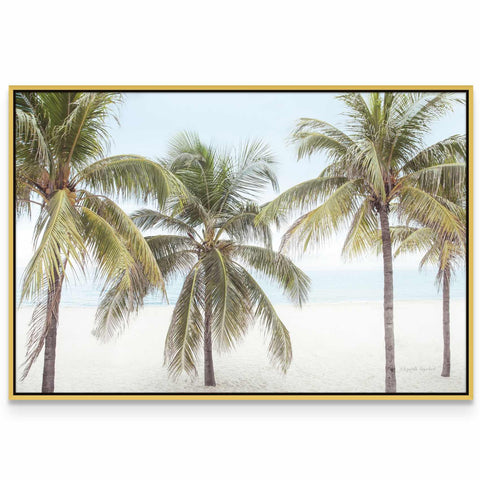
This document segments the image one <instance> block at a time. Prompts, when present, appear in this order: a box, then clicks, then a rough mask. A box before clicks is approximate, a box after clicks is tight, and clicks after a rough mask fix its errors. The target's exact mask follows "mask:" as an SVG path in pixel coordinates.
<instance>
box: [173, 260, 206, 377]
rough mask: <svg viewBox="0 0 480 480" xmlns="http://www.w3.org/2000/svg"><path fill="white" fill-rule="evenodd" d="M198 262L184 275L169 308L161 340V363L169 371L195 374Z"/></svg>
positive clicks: (199, 301)
mask: <svg viewBox="0 0 480 480" xmlns="http://www.w3.org/2000/svg"><path fill="white" fill-rule="evenodd" d="M200 277H201V272H200V264H197V265H196V266H195V267H194V268H193V269H192V270H191V272H190V273H189V274H188V275H187V277H186V279H185V282H184V284H183V287H182V290H181V292H180V295H179V297H178V300H177V303H176V305H175V309H174V310H173V315H172V320H171V322H170V328H169V330H168V333H167V338H166V341H165V363H166V364H167V365H168V371H169V373H170V375H171V376H172V377H174V378H177V377H178V376H179V375H180V374H181V373H182V372H186V373H187V374H189V375H197V368H196V363H197V360H198V352H199V350H200V348H201V345H202V336H203V316H202V309H203V308H204V302H203V301H202V286H201V281H200Z"/></svg>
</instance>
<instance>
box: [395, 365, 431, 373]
mask: <svg viewBox="0 0 480 480" xmlns="http://www.w3.org/2000/svg"><path fill="white" fill-rule="evenodd" d="M398 370H399V371H400V372H431V371H432V370H436V367H417V366H415V367H400V368H399V369H398Z"/></svg>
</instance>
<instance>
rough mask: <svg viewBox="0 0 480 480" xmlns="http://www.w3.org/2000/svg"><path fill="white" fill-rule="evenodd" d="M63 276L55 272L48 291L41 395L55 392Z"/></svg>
mask: <svg viewBox="0 0 480 480" xmlns="http://www.w3.org/2000/svg"><path fill="white" fill-rule="evenodd" d="M62 283H63V275H60V274H59V273H57V272H55V274H54V283H53V286H52V287H51V288H50V289H49V291H48V305H47V322H48V324H49V327H48V331H47V335H46V337H45V353H44V360H43V380H42V393H53V392H54V391H55V357H56V348H57V327H58V310H59V306H60V297H61V293H62Z"/></svg>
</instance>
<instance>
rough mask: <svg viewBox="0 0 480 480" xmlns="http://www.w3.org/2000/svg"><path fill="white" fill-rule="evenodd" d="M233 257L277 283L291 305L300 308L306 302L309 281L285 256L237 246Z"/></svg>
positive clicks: (252, 247)
mask: <svg viewBox="0 0 480 480" xmlns="http://www.w3.org/2000/svg"><path fill="white" fill-rule="evenodd" d="M234 256H235V257H236V258H237V259H238V260H239V261H240V262H241V263H243V264H245V265H248V266H249V267H251V268H253V269H255V270H256V271H257V272H259V273H261V274H263V275H264V276H265V277H267V278H268V279H270V280H273V281H275V282H277V283H278V284H279V285H280V286H281V287H282V288H283V290H284V293H285V295H287V297H288V298H289V299H290V300H291V301H292V302H293V303H295V304H297V305H299V306H301V305H302V304H303V303H305V302H306V301H307V299H308V292H309V289H310V279H309V277H308V276H307V275H306V274H305V273H303V272H302V270H301V269H300V268H298V267H297V266H296V265H295V264H294V263H293V262H292V261H291V260H290V259H289V258H288V257H286V256H285V255H282V254H281V253H277V252H274V251H273V250H271V249H267V248H262V247H256V246H250V245H237V246H235V249H234Z"/></svg>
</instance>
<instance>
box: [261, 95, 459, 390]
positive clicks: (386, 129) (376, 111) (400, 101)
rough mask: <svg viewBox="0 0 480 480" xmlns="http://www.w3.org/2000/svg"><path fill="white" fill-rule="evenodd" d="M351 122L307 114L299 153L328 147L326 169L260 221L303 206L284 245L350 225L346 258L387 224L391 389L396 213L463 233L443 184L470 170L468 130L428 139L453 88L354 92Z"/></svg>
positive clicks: (305, 242) (389, 378) (392, 381)
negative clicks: (393, 220)
mask: <svg viewBox="0 0 480 480" xmlns="http://www.w3.org/2000/svg"><path fill="white" fill-rule="evenodd" d="M340 99H341V100H342V101H343V102H344V104H345V106H346V115H347V123H346V130H345V131H342V130H341V129H339V128H337V127H335V126H333V125H330V124H328V123H326V122H323V121H321V120H315V119H308V118H303V119H301V120H300V121H299V122H298V126H297V129H296V130H295V131H294V133H293V141H294V142H295V143H296V144H297V145H298V158H299V159H301V158H303V157H307V156H311V155H313V154H315V153H320V152H324V153H326V155H327V158H328V160H329V163H328V164H327V167H326V168H325V169H324V170H323V171H322V172H321V174H320V175H319V176H318V177H317V178H314V179H312V180H309V181H306V182H303V183H301V184H299V185H297V186H295V187H293V188H291V189H289V190H287V191H286V192H284V193H282V194H281V195H280V196H279V197H278V198H277V199H275V200H274V201H272V202H271V203H270V204H269V205H268V206H267V207H266V208H265V209H264V210H263V211H262V212H261V214H260V215H259V218H258V219H257V221H258V222H262V221H265V220H269V219H272V218H275V217H277V216H278V215H280V214H285V213H286V212H287V211H294V210H304V209H309V208H311V207H313V206H316V205H318V204H319V203H320V205H319V206H316V208H314V209H313V210H311V211H309V212H308V213H306V214H304V215H302V216H301V217H300V218H298V219H297V220H296V221H295V222H294V224H293V225H292V226H291V227H290V228H289V230H288V231H287V232H286V234H285V235H284V238H283V245H282V248H287V247H288V246H289V245H291V243H292V240H294V239H295V240H296V241H297V244H298V245H300V246H301V247H302V248H303V250H305V249H307V248H308V247H309V246H311V244H312V243H316V242H320V241H322V240H324V239H326V238H327V237H328V236H330V235H331V234H332V233H333V232H336V231H341V230H342V228H343V227H344V226H345V225H349V228H348V233H347V237H346V240H345V244H344V247H343V254H344V255H345V257H346V258H351V257H353V256H356V255H359V254H362V253H364V252H366V251H368V250H369V248H371V242H372V239H373V238H374V237H375V235H376V231H377V229H378V228H380V230H381V237H382V254H383V267H384V268H383V270H384V329H385V357H386V363H385V391H386V392H389V393H392V392H395V391H396V374H395V343H394V326H393V262H392V244H391V237H390V221H391V218H392V215H393V216H395V215H396V214H399V213H400V212H401V214H402V215H403V218H404V219H406V220H407V221H408V220H409V219H411V218H414V219H416V220H417V221H419V222H421V223H424V222H425V221H428V222H429V224H431V225H435V227H434V231H435V233H436V234H438V235H439V236H444V235H448V236H450V237H451V238H456V239H458V241H460V242H461V241H464V231H463V230H462V229H460V228H459V227H458V223H457V222H456V220H455V218H456V217H455V212H457V211H458V207H457V206H455V205H452V206H451V208H447V207H446V204H448V205H449V204H450V203H452V202H449V201H448V200H447V199H443V198H442V197H441V195H440V190H441V189H442V188H443V189H447V188H448V189H450V190H459V189H461V185H462V183H463V179H464V177H465V164H464V163H463V159H464V158H465V136H464V135H454V136H452V137H449V138H447V139H444V140H441V141H439V142H437V143H435V144H433V145H429V146H426V145H425V143H424V136H425V134H426V133H428V132H429V131H430V128H431V124H432V122H434V121H435V120H437V119H438V118H440V117H441V116H442V115H444V114H445V113H446V112H448V111H449V110H451V109H452V107H453V104H454V102H456V101H457V100H456V98H455V97H453V96H452V95H451V94H448V93H436V94H429V93H421V92H417V93H393V92H385V93H381V92H374V93H370V94H368V95H365V94H362V93H348V94H345V95H341V96H340Z"/></svg>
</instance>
